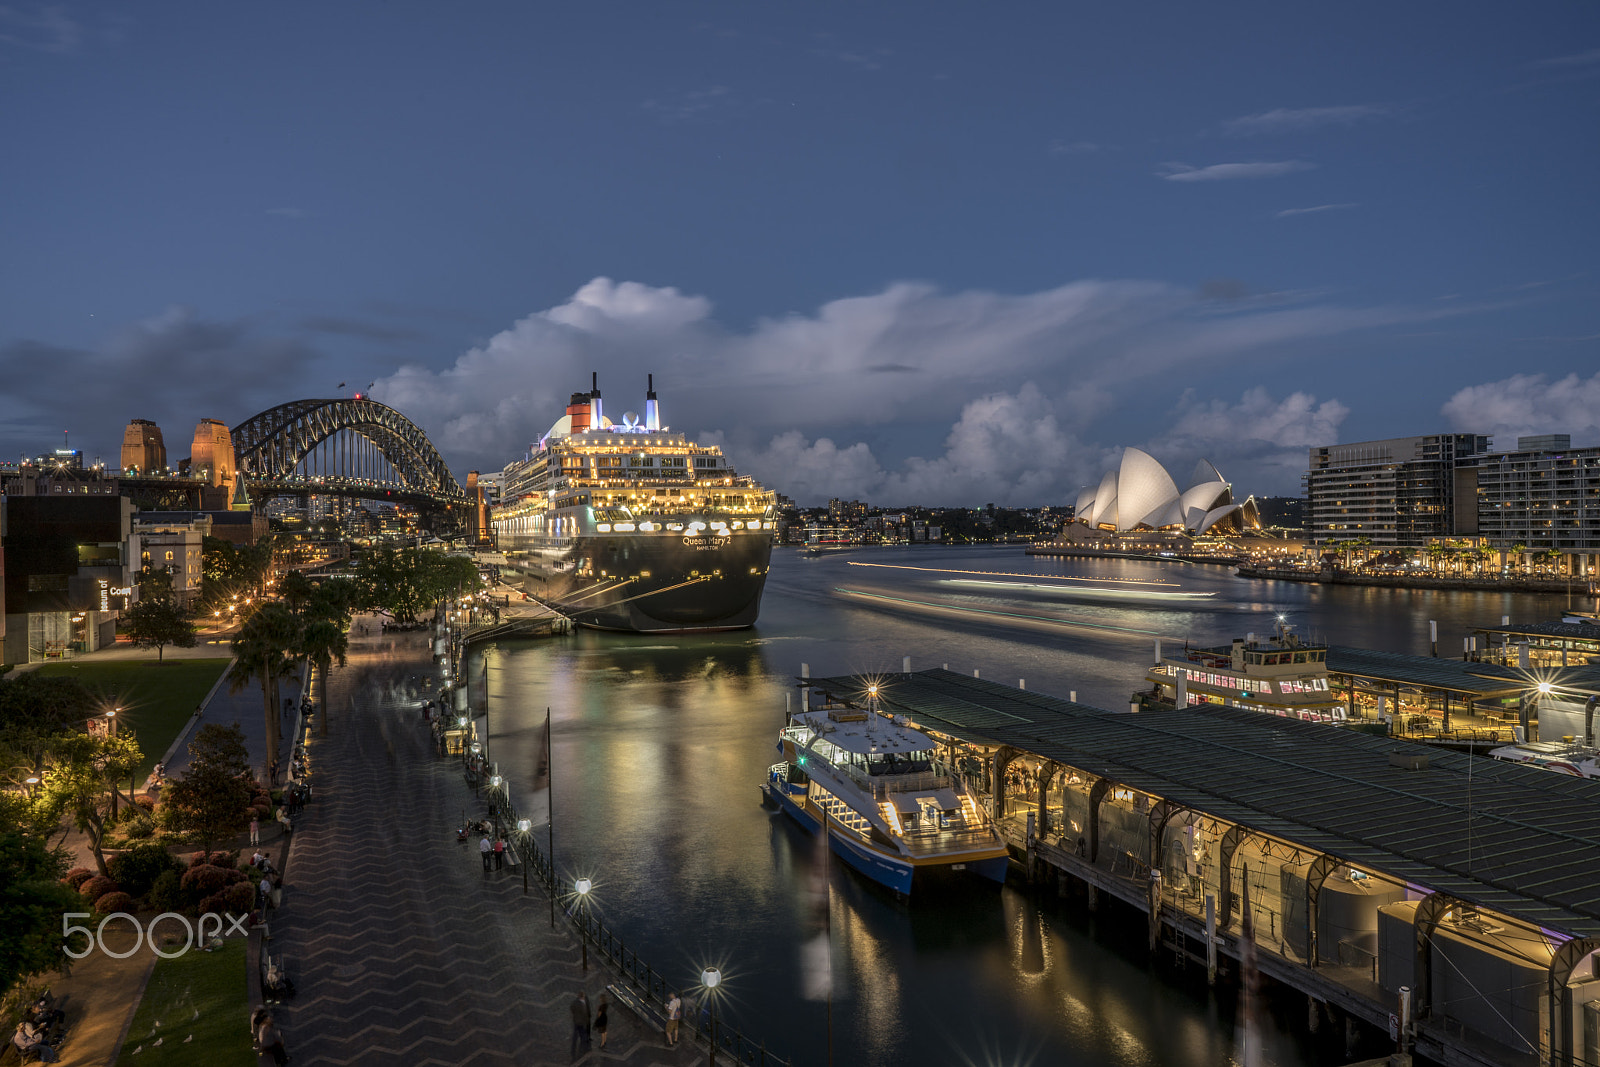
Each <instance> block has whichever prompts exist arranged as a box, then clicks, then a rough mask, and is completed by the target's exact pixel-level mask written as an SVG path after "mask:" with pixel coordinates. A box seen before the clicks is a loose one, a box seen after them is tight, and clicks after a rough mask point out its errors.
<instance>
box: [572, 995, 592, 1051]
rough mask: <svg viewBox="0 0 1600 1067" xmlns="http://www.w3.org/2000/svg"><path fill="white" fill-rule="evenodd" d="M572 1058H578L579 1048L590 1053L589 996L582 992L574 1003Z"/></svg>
mask: <svg viewBox="0 0 1600 1067" xmlns="http://www.w3.org/2000/svg"><path fill="white" fill-rule="evenodd" d="M571 1010H572V1058H573V1059H574V1060H576V1059H577V1058H578V1046H579V1045H582V1046H583V1051H585V1052H587V1051H589V995H588V994H587V993H585V992H583V991H582V990H579V991H578V997H577V999H576V1000H574V1001H573V1002H572V1008H571Z"/></svg>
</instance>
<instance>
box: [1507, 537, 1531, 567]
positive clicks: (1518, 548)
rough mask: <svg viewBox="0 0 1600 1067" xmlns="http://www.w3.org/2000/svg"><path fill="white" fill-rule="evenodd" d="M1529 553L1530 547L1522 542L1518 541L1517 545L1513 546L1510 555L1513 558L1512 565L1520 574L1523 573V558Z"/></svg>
mask: <svg viewBox="0 0 1600 1067" xmlns="http://www.w3.org/2000/svg"><path fill="white" fill-rule="evenodd" d="M1527 553H1528V546H1527V545H1525V544H1523V543H1522V542H1521V541H1518V542H1517V543H1516V544H1514V545H1512V546H1511V551H1510V553H1509V555H1510V556H1511V565H1512V566H1513V567H1515V568H1516V569H1517V573H1518V574H1521V573H1522V561H1523V557H1524V556H1526V555H1527Z"/></svg>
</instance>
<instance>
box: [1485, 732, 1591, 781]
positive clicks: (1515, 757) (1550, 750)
mask: <svg viewBox="0 0 1600 1067" xmlns="http://www.w3.org/2000/svg"><path fill="white" fill-rule="evenodd" d="M1489 755H1490V757H1492V758H1493V759H1497V760H1504V761H1505V762H1507V763H1520V764H1522V765H1523V766H1525V767H1539V768H1542V769H1544V770H1547V771H1555V772H1556V773H1558V774H1570V775H1572V776H1574V777H1576V778H1588V779H1591V780H1594V781H1600V750H1597V749H1594V748H1591V747H1589V746H1587V745H1581V744H1578V743H1577V742H1576V741H1575V740H1574V741H1525V742H1523V743H1522V744H1519V745H1504V746H1502V747H1500V748H1496V749H1493V750H1491V751H1490V752H1489Z"/></svg>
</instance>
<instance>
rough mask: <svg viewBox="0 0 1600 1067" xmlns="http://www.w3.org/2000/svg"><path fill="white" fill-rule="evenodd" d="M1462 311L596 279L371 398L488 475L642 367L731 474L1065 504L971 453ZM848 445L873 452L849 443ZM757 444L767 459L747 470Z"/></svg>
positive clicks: (1239, 290)
mask: <svg viewBox="0 0 1600 1067" xmlns="http://www.w3.org/2000/svg"><path fill="white" fill-rule="evenodd" d="M1224 297H1225V299H1224ZM1468 310H1469V309H1468V308H1466V307H1461V306H1453V305H1452V306H1450V307H1448V308H1441V307H1429V308H1426V309H1412V308H1398V307H1389V308H1343V307H1336V306H1331V305H1326V304H1320V305H1319V304H1314V303H1294V302H1292V301H1291V302H1284V301H1282V300H1280V299H1276V298H1272V299H1269V298H1265V297H1262V298H1256V297H1252V296H1251V295H1250V292H1249V289H1248V287H1245V286H1243V285H1242V284H1236V285H1229V286H1225V287H1222V288H1219V287H1218V286H1215V285H1213V286H1207V287H1203V288H1202V290H1201V291H1199V292H1197V291H1196V290H1194V289H1191V288H1187V287H1182V286H1176V285H1168V284H1162V283H1154V282H1139V281H1121V282H1102V281H1086V282H1074V283H1071V284H1068V285H1063V286H1060V287H1057V288H1055V289H1049V290H1044V291H1041V292H1036V293H1028V294H1022V295H1004V294H996V293H988V292H981V291H964V292H953V293H952V292H942V291H940V290H938V289H936V288H934V287H932V286H928V285H921V284H910V283H899V284H895V285H891V286H889V287H888V288H886V289H884V290H882V291H880V292H877V293H872V294H869V295H866V296H858V297H849V298H845V299H840V300H835V301H831V302H829V303H826V304H824V305H822V306H821V307H819V308H818V309H816V310H815V311H814V312H811V313H809V314H798V313H797V314H793V315H789V316H785V317H782V318H773V319H765V320H761V321H758V322H756V323H754V324H753V325H751V326H749V327H747V328H743V329H730V328H728V327H726V326H724V325H723V324H721V323H719V322H718V321H717V320H716V319H715V317H714V316H713V310H712V306H711V302H710V301H709V300H707V299H706V298H705V297H702V296H696V295H690V294H685V293H682V292H680V291H678V290H676V289H672V288H660V287H654V286H649V285H644V284H641V283H637V282H614V281H611V280H609V279H605V278H597V279H595V280H594V281H592V282H590V283H588V284H587V285H585V286H583V287H582V288H581V289H580V290H578V292H577V293H575V294H574V295H573V296H572V297H571V298H570V299H569V300H567V301H565V302H563V303H561V304H559V305H556V306H554V307H551V308H547V309H545V310H543V311H539V312H535V313H534V314H532V315H529V316H527V317H526V318H524V319H522V320H520V321H518V322H517V323H515V324H514V325H513V326H512V327H511V328H510V329H507V330H505V331H502V332H501V333H499V334H497V335H495V336H494V337H492V338H490V340H489V341H488V342H486V343H484V344H482V345H479V346H477V347H475V348H472V349H470V350H469V351H467V352H465V353H463V354H462V355H461V356H460V357H459V358H457V359H456V361H455V362H454V364H453V365H451V366H448V367H445V368H443V369H432V368H427V367H420V366H417V367H407V368H404V369H402V370H400V371H398V372H397V373H395V374H394V375H391V376H390V377H388V378H385V379H382V380H380V381H378V382H377V383H376V384H375V386H374V388H373V390H372V392H373V395H374V396H375V397H376V398H377V399H379V400H382V401H384V402H386V403H390V404H393V405H394V406H396V407H398V408H400V409H401V410H402V411H404V412H406V413H407V414H408V415H410V416H411V417H412V418H413V419H415V420H416V421H417V422H418V423H419V424H420V425H422V426H423V427H424V429H426V430H427V432H428V433H429V435H430V436H431V437H432V438H433V439H434V441H435V443H436V444H438V446H439V447H440V449H441V450H442V451H443V452H444V454H445V455H447V456H449V457H451V461H452V463H455V464H457V465H466V464H470V465H473V466H477V467H479V469H493V468H495V467H498V466H500V465H502V464H504V463H505V462H506V461H507V460H508V459H509V458H511V457H513V456H515V455H517V454H520V453H521V452H523V451H524V450H525V449H527V447H528V445H529V443H530V442H532V441H535V440H537V439H538V437H539V436H540V435H541V434H542V433H543V432H544V431H545V430H547V429H548V428H549V426H550V424H551V423H552V422H553V421H554V420H555V418H556V417H557V416H558V415H560V413H561V411H562V409H563V407H564V406H565V404H566V401H567V398H568V396H569V394H570V393H572V392H573V391H575V390H583V389H587V387H588V385H589V380H590V372H591V371H596V370H597V371H599V372H600V385H601V388H602V392H603V394H604V396H605V403H606V410H607V412H608V413H609V414H610V415H611V416H613V417H616V416H620V415H621V414H622V413H624V412H626V411H628V410H630V409H631V410H633V411H636V412H637V411H641V410H643V391H644V380H645V375H646V373H648V372H652V371H653V372H655V374H656V388H657V391H658V393H660V396H661V406H662V407H661V410H662V418H663V420H664V421H665V422H666V423H667V424H668V425H670V426H674V427H678V428H683V429H687V430H690V431H692V432H694V433H696V434H701V435H703V434H704V433H706V432H708V431H712V430H721V431H723V433H724V434H725V439H726V440H727V441H728V442H729V444H730V446H732V447H733V450H734V454H735V457H736V459H737V460H738V463H739V465H740V467H741V469H744V468H748V469H750V470H751V471H754V472H759V473H762V474H763V475H766V474H768V473H769V472H770V473H772V474H773V484H774V486H775V487H776V488H778V489H780V491H783V492H786V493H788V494H789V495H791V496H795V498H796V499H801V500H814V499H817V498H820V499H826V498H827V497H829V496H835V495H839V494H840V493H844V492H847V491H852V492H857V493H859V492H863V491H865V490H864V489H857V490H847V489H846V488H844V486H845V485H857V486H864V485H868V484H870V485H872V486H874V487H875V493H876V494H878V495H881V494H883V493H893V494H894V495H895V496H896V498H898V499H901V500H905V501H907V502H909V501H911V500H912V499H914V498H916V495H917V494H918V493H921V492H928V493H933V492H938V493H939V494H940V496H939V497H938V499H939V500H941V501H943V502H950V501H952V500H964V499H968V497H967V496H966V494H967V493H968V492H972V493H978V494H979V495H982V494H981V491H980V490H981V486H982V485H984V484H985V482H984V479H985V478H990V479H1004V480H1006V481H1007V483H1008V484H1010V485H1012V486H1015V487H1017V490H1016V491H1017V492H1018V493H1021V492H1023V491H1024V490H1030V489H1033V488H1036V487H1042V488H1039V491H1040V492H1041V493H1045V494H1046V495H1047V496H1053V498H1055V499H1065V497H1066V496H1067V495H1070V493H1069V492H1067V490H1069V489H1071V488H1072V487H1075V486H1076V485H1077V484H1078V481H1077V480H1076V479H1078V478H1079V475H1078V474H1077V473H1074V472H1072V471H1071V470H1069V469H1063V470H1062V471H1061V472H1060V473H1059V475H1058V477H1059V479H1060V483H1059V484H1060V486H1065V487H1066V488H1065V489H1063V488H1060V487H1058V488H1056V489H1054V490H1050V489H1049V488H1048V486H1047V479H1046V473H1047V472H1048V471H1049V470H1050V469H1051V468H1052V465H1053V464H1054V463H1055V459H1052V461H1051V462H1050V463H1038V464H1034V465H1029V466H1025V467H1015V466H1004V465H1001V464H999V463H998V462H997V461H995V460H993V459H981V460H980V458H978V457H981V456H992V455H994V454H995V453H996V452H997V451H998V450H999V449H1000V446H1001V444H1003V443H1004V442H1006V441H1012V440H1013V439H1014V438H1016V441H1015V447H1017V448H1018V449H1020V450H1022V451H1024V452H1026V453H1028V454H1031V455H1037V456H1047V457H1056V458H1058V459H1059V458H1060V457H1061V456H1063V455H1065V456H1066V457H1067V458H1066V461H1065V462H1067V464H1068V466H1069V467H1070V464H1071V463H1073V462H1077V460H1076V458H1075V457H1076V456H1077V454H1078V453H1077V451H1076V450H1075V449H1076V448H1077V447H1078V446H1077V445H1076V442H1077V441H1078V440H1085V441H1087V440H1092V438H1091V437H1090V436H1089V432H1090V428H1091V427H1092V426H1093V425H1094V424H1095V423H1096V422H1102V423H1109V422H1110V421H1112V420H1117V419H1120V418H1122V417H1124V416H1126V415H1127V414H1128V413H1129V411H1130V410H1132V408H1131V407H1130V405H1133V404H1135V403H1136V402H1139V398H1140V397H1143V396H1146V395H1147V394H1148V390H1149V387H1150V383H1151V382H1152V381H1161V380H1165V379H1166V377H1167V376H1170V375H1183V374H1189V373H1192V372H1193V371H1194V370H1195V369H1197V368H1201V367H1203V368H1205V369H1206V372H1207V373H1211V372H1214V371H1215V369H1216V368H1217V367H1219V366H1224V365H1226V364H1227V363H1228V362H1229V361H1230V360H1236V359H1239V358H1241V357H1244V356H1247V355H1249V354H1252V353H1257V352H1259V351H1261V350H1262V349H1267V348H1274V347H1280V346H1283V345H1288V344H1293V343H1294V342H1296V341H1299V340H1302V339H1306V338H1325V337H1328V336H1334V335H1338V334H1341V333H1346V332H1349V331H1352V330H1360V329H1365V328H1368V327H1374V326H1382V325H1388V324H1393V323H1401V322H1404V323H1414V322H1420V321H1428V320H1433V319H1438V318H1443V317H1447V316H1453V315H1458V314H1462V313H1465V312H1466V311H1468ZM1028 383H1034V384H1033V385H1032V386H1029V384H1028ZM997 397H1005V398H1010V399H1009V400H1006V401H1005V402H1004V403H1002V401H1001V400H997V399H995V398H997ZM975 398H976V399H975ZM1002 411H1003V412H1004V414H1005V417H1004V418H1002V415H1001V413H1002ZM1049 420H1054V421H1053V422H1051V421H1049ZM938 427H951V429H950V430H949V431H948V434H949V435H950V439H951V440H947V441H946V442H945V445H944V449H943V451H942V452H941V451H933V450H932V447H931V446H932V444H933V441H935V440H937V438H932V437H931V435H932V433H934V432H937V431H936V428H938ZM1024 427H1028V428H1029V429H1027V430H1026V431H1024V429H1023V428H1024ZM1002 429H1005V432H1006V433H1009V434H1011V435H1012V436H1011V437H1006V436H1005V435H1004V434H1001V430H1002ZM1069 431H1070V432H1069ZM1028 433H1034V434H1037V435H1038V436H1035V437H1027V436H1026V434H1028ZM1018 434H1022V435H1023V437H1022V438H1017V437H1016V435H1018ZM917 435H921V436H917ZM997 435H999V436H997ZM957 439H959V441H961V442H962V445H961V448H959V449H958V448H956V446H955V445H954V444H952V443H951V441H953V440H957ZM866 440H870V441H871V442H872V444H871V448H868V447H867V446H866V445H861V446H860V448H858V447H857V446H858V444H860V443H861V442H863V441H866ZM1063 442H1065V443H1063ZM1084 447H1092V448H1098V447H1099V446H1084ZM1063 448H1065V449H1066V450H1067V451H1066V452H1065V453H1063V452H1062V451H1061V450H1062V449H1063ZM955 453H960V454H961V455H963V456H965V457H966V458H959V459H958V457H957V456H956V455H955ZM753 455H757V456H770V458H757V459H756V460H755V461H754V464H753V463H752V460H751V459H750V458H749V457H751V456H753ZM911 457H920V458H911ZM829 464H838V465H840V467H841V472H840V475H839V480H838V481H837V482H832V481H828V477H829V475H828V465H829ZM985 471H987V472H989V473H987V474H983V473H979V474H974V473H973V472H985ZM825 482H827V485H828V487H824V483H825ZM791 486H793V488H791ZM802 486H805V487H815V488H814V491H815V492H816V493H817V497H809V498H808V497H807V496H806V494H807V493H809V492H812V491H813V489H812V488H802ZM900 494H905V495H904V496H901V495H900ZM995 498H996V497H995V496H987V497H985V498H984V499H985V500H989V499H995ZM926 499H930V500H931V499H934V498H933V497H931V496H930V497H927V498H926ZM1017 499H1021V497H1020V496H1018V497H1017Z"/></svg>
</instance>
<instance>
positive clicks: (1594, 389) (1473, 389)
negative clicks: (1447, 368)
mask: <svg viewBox="0 0 1600 1067" xmlns="http://www.w3.org/2000/svg"><path fill="white" fill-rule="evenodd" d="M1441 410H1442V412H1443V414H1444V416H1445V418H1447V419H1449V420H1450V425H1451V426H1453V427H1455V428H1456V430H1458V431H1460V432H1462V433H1486V434H1493V435H1494V436H1495V444H1496V445H1497V446H1498V447H1500V448H1509V447H1513V446H1515V444H1516V440H1515V438H1517V437H1519V436H1532V435H1535V434H1546V433H1570V434H1571V435H1572V437H1573V439H1574V441H1577V442H1583V441H1591V440H1595V439H1597V438H1600V373H1596V374H1595V375H1593V376H1592V377H1589V378H1580V377H1579V376H1578V375H1577V374H1569V375H1567V376H1566V377H1565V378H1559V379H1556V380H1555V381H1551V380H1550V379H1549V378H1548V377H1547V376H1545V375H1543V374H1513V375H1512V376H1511V377H1509V378H1503V379H1501V380H1500V381H1497V382H1485V383H1484V384H1482V385H1470V386H1468V387H1466V388H1465V389H1462V390H1460V391H1458V392H1457V393H1456V394H1455V395H1454V396H1452V397H1451V398H1450V399H1449V400H1448V401H1446V402H1445V405H1444V407H1443V408H1442V409H1441Z"/></svg>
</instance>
